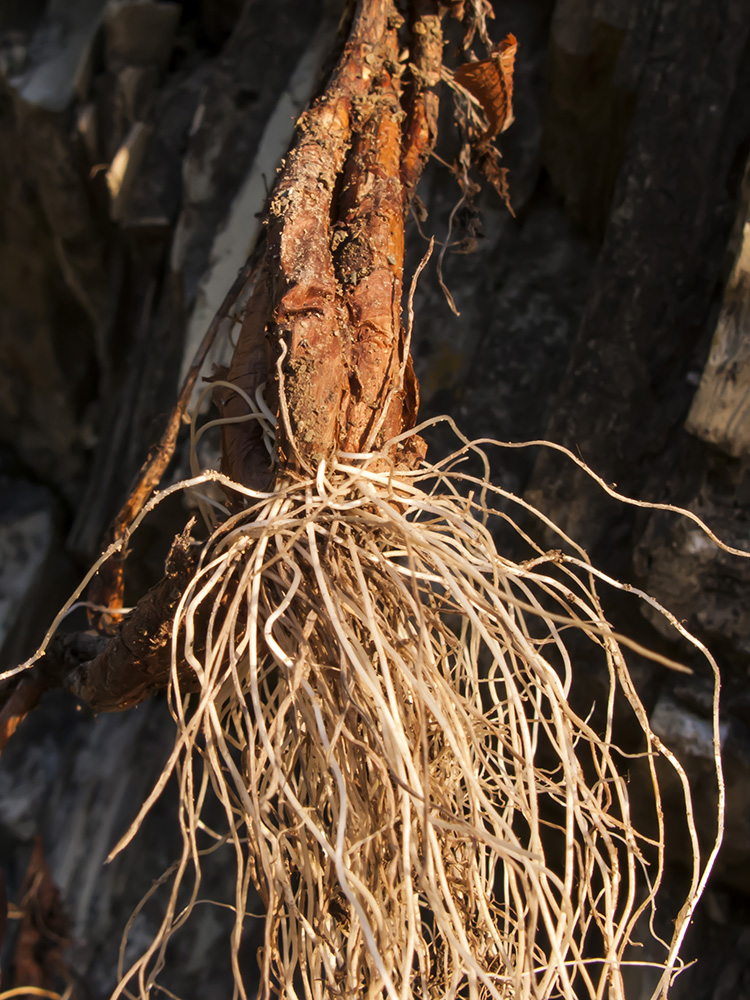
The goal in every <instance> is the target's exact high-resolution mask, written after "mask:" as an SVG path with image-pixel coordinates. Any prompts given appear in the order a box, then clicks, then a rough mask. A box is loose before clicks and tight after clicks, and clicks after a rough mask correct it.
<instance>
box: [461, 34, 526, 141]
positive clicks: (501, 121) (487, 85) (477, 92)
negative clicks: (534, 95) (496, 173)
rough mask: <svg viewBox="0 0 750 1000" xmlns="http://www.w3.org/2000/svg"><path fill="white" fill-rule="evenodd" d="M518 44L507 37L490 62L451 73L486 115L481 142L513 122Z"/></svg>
mask: <svg viewBox="0 0 750 1000" xmlns="http://www.w3.org/2000/svg"><path fill="white" fill-rule="evenodd" d="M517 49H518V42H517V40H516V36H515V35H508V37H507V38H505V39H504V40H503V41H502V42H500V44H499V45H498V46H496V48H495V51H494V52H493V54H492V56H491V57H490V58H489V59H482V60H481V61H480V62H472V63H464V65H463V66H459V67H458V69H457V70H456V71H455V73H454V77H455V80H456V83H458V84H459V85H460V86H461V87H463V88H464V90H468V92H469V93H470V94H471V95H472V97H475V98H476V99H477V100H478V101H479V103H480V104H481V105H482V109H483V110H484V113H485V115H486V116H487V125H488V128H487V131H486V132H485V134H484V135H483V136H482V139H483V140H488V139H492V138H494V136H496V135H498V134H499V133H500V132H504V131H505V130H506V129H507V128H508V127H509V126H510V125H511V124H512V122H513V67H514V64H515V59H516V51H517Z"/></svg>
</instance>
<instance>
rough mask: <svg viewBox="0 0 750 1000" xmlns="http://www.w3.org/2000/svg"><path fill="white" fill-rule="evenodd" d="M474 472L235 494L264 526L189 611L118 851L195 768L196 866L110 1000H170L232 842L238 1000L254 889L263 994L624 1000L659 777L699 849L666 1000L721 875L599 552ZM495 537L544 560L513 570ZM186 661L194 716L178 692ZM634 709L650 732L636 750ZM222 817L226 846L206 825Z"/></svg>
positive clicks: (198, 593) (657, 850)
mask: <svg viewBox="0 0 750 1000" xmlns="http://www.w3.org/2000/svg"><path fill="white" fill-rule="evenodd" d="M468 450H469V448H467V447H464V448H462V449H461V451H460V452H459V453H457V454H456V455H454V456H453V457H452V458H451V459H449V460H447V461H446V462H445V463H442V464H441V465H439V466H429V465H427V464H423V465H422V467H421V468H420V469H418V470H415V471H413V472H408V471H406V472H401V471H400V472H398V474H397V475H396V474H394V473H393V472H392V471H391V472H388V471H376V470H377V469H378V468H379V467H380V468H382V462H380V463H379V462H378V461H377V459H378V456H373V455H366V456H356V457H355V456H352V455H341V454H340V455H339V456H338V458H337V459H336V460H335V461H334V462H332V463H331V466H330V467H328V468H326V466H325V465H324V464H321V466H320V467H319V469H318V471H317V475H316V477H315V478H300V477H294V478H287V479H286V481H283V482H282V483H281V484H280V486H279V488H278V490H277V492H275V493H274V494H273V495H268V494H259V493H254V492H253V491H251V490H246V489H243V488H241V487H238V486H237V485H236V484H230V483H228V482H226V481H224V482H225V486H226V488H227V489H228V490H231V491H233V492H234V494H235V496H236V495H237V494H238V493H239V494H243V495H244V498H245V501H246V503H247V507H246V509H244V510H243V511H242V512H241V513H239V514H234V515H231V516H227V517H226V518H225V519H224V520H223V521H222V522H221V523H220V524H219V525H218V526H217V527H216V528H215V530H214V531H213V533H212V535H211V537H210V538H209V540H208V541H207V542H206V544H205V545H204V546H203V549H202V553H201V557H200V562H199V566H198V570H197V571H196V573H195V575H194V577H193V579H192V581H191V582H190V584H189V586H188V587H187V589H186V591H185V593H184V595H183V598H182V600H181V602H180V605H179V607H178V610H177V614H176V617H175V620H174V626H173V635H172V685H171V689H170V702H171V708H172V712H173V714H174V718H175V721H176V723H177V738H176V743H175V747H174V751H173V753H172V755H171V757H170V760H169V762H168V764H167V766H166V768H165V771H164V774H163V776H162V779H161V780H160V782H159V784H158V785H157V787H156V788H155V789H154V792H153V794H152V795H151V797H150V798H149V800H148V801H147V802H146V803H145V804H144V806H143V809H142V810H141V813H140V814H139V816H138V817H137V819H136V821H135V822H134V824H133V827H132V829H131V830H130V831H129V833H128V834H127V835H126V837H125V838H124V840H123V841H122V842H121V844H120V845H119V846H118V848H117V849H116V850H120V849H122V847H124V846H125V844H126V843H127V842H128V841H129V840H130V839H131V838H132V836H133V835H134V834H135V832H136V830H137V828H138V826H139V824H140V822H141V820H142V818H143V816H144V815H145V813H146V811H147V810H148V809H149V808H150V806H151V804H152V803H153V801H154V800H155V798H156V797H157V796H158V795H159V794H160V792H161V790H162V789H163V787H164V785H165V784H166V781H167V780H168V778H169V776H170V775H171V774H173V773H175V772H176V773H177V775H178V778H179V787H180V798H181V812H180V823H181V828H182V834H183V851H182V856H181V858H180V860H179V862H178V863H177V864H176V866H175V869H174V871H173V872H172V876H171V893H170V897H169V902H168V905H167V906H166V911H165V914H164V918H163V921H162V924H161V927H160V930H159V933H158V935H157V937H156V939H155V940H154V942H153V944H152V945H151V947H150V948H149V949H148V950H147V952H146V953H145V954H143V955H142V956H141V957H140V958H139V959H138V960H137V961H136V962H135V963H134V964H133V965H132V966H131V967H130V968H129V969H125V968H124V967H123V968H121V970H120V973H121V982H120V986H119V987H118V989H117V991H116V993H115V994H114V996H115V997H117V996H120V995H133V991H135V992H136V993H137V995H138V996H140V997H146V996H148V995H149V993H150V989H151V987H152V986H153V985H154V984H155V983H156V981H157V976H158V974H159V972H160V971H161V969H162V967H163V965H164V962H165V952H166V948H167V944H168V941H169V939H170V937H171V935H172V934H173V933H175V931H176V930H177V929H178V928H179V927H180V926H181V925H182V923H183V922H184V921H185V920H186V919H187V918H188V916H189V914H190V911H191V909H192V907H193V906H194V905H195V903H196V900H197V899H198V897H199V891H200V872H201V857H202V855H203V853H204V852H205V851H207V850H213V849H215V848H216V847H217V846H221V845H231V847H232V848H233V852H234V857H235V863H236V870H237V880H236V885H237V892H236V899H235V901H234V907H235V929H234V934H233V948H232V954H233V962H234V969H235V981H236V993H237V995H240V996H243V997H244V996H246V995H247V991H246V987H245V985H244V984H243V981H242V975H241V971H240V958H239V956H240V943H241V937H242V932H243V926H244V924H245V919H246V900H247V895H248V889H249V886H250V883H251V882H253V883H254V884H255V886H256V887H257V889H258V891H259V893H260V895H261V897H262V899H263V902H264V904H265V907H266V917H265V934H264V944H263V947H262V949H261V954H260V956H259V958H260V974H261V992H260V995H261V996H262V997H270V996H282V997H285V998H297V997H300V996H305V997H307V998H315V1000H318V998H321V1000H322V998H323V997H332V996H336V997H352V998H353V997H358V998H359V997H365V996H366V997H381V996H383V997H386V996H387V997H388V998H390V1000H399V998H401V1000H407V998H410V997H412V996H423V997H435V998H437V997H441V998H443V997H446V998H447V997H467V998H468V997H471V998H479V997H481V998H484V997H492V998H495V1000H505V998H510V997H513V998H518V1000H521V998H527V997H528V998H532V997H533V998H546V997H566V998H570V1000H573V998H581V997H592V998H593V997H623V996H624V995H625V993H624V982H623V974H624V970H625V969H626V968H627V966H628V965H629V964H632V963H633V961H634V960H633V955H632V953H631V950H630V945H631V943H632V941H633V940H634V939H635V938H638V937H639V935H643V934H645V935H648V934H649V933H650V930H649V924H650V922H651V917H652V914H653V910H654V906H655V900H656V897H657V893H658V890H659V887H660V884H661V881H662V874H663V870H664V865H665V831H664V825H663V822H662V818H661V805H660V792H659V785H658V781H657V759H658V758H660V757H661V758H663V759H664V760H666V761H667V763H668V764H669V765H670V766H671V767H672V768H674V769H675V770H676V772H677V774H678V776H679V778H680V781H681V782H682V785H683V788H684V791H685V796H686V809H687V814H688V825H689V827H690V830H691V837H692V847H693V875H692V881H691V885H690V890H689V895H688V898H687V901H686V903H685V905H684V906H683V908H682V910H681V911H680V914H679V918H678V919H677V921H676V923H675V929H674V935H673V937H672V940H671V941H666V942H664V941H662V942H660V946H662V956H663V960H662V961H661V962H660V964H659V969H658V970H657V974H655V975H654V993H653V995H654V996H658V995H661V994H662V993H666V989H667V988H668V985H669V982H670V979H671V977H672V974H673V972H674V969H675V963H676V961H677V958H676V954H677V948H678V946H679V943H680V941H681V939H682V935H683V934H684V930H685V927H686V925H687V922H688V920H689V917H690V914H691V912H692V908H693V906H694V903H695V900H696V898H697V896H698V894H699V892H700V890H701V889H702V885H703V883H704V882H705V877H706V871H705V870H704V871H701V868H700V863H699V852H698V845H697V840H696V837H695V833H694V829H693V825H692V815H691V805H690V797H689V791H688V788H687V782H686V781H685V776H684V774H683V772H682V770H681V768H680V765H679V764H678V763H677V761H676V760H675V759H674V758H673V757H672V755H671V754H670V753H669V751H668V750H667V749H666V748H664V747H663V746H662V745H661V743H660V742H659V740H658V738H657V737H656V736H655V735H654V733H653V732H652V731H651V729H650V728H649V724H648V720H647V716H646V712H645V710H644V707H643V705H642V704H641V702H640V700H639V698H638V695H637V694H636V692H635V690H634V687H633V685H632V683H631V681H630V678H629V675H628V671H627V667H626V664H625V659H624V656H623V652H622V647H623V642H622V641H619V640H618V636H617V635H616V634H615V632H614V631H613V629H612V628H611V626H610V625H609V624H608V623H607V621H606V618H605V616H604V613H603V611H602V608H601V606H600V603H599V599H598V597H597V593H596V588H595V586H594V572H593V570H592V568H591V567H590V565H589V564H588V561H587V560H586V557H585V556H584V554H583V553H582V552H580V550H579V551H576V549H575V547H574V546H572V543H571V542H570V540H569V539H567V538H565V536H561V537H560V541H561V544H563V545H564V546H565V548H566V553H564V552H563V551H561V550H555V551H552V552H548V551H543V550H542V549H541V548H538V547H536V546H535V545H534V543H533V542H532V541H531V539H530V538H529V536H528V535H526V534H525V533H524V532H523V531H522V530H521V528H519V527H516V525H515V522H514V520H513V518H512V517H511V516H510V515H509V514H508V513H507V512H506V513H503V514H498V513H497V512H496V511H495V512H493V511H492V510H491V509H490V507H489V504H488V500H487V493H488V491H492V492H494V493H495V494H496V497H495V498H494V500H493V502H494V503H503V504H504V505H505V506H506V507H508V506H509V505H512V503H516V504H522V501H520V500H516V498H513V497H511V496H510V495H509V494H506V493H504V491H502V490H499V489H495V488H492V487H490V486H489V485H488V481H487V479H473V478H472V477H471V476H470V475H468V474H467V473H462V472H461V471H460V469H461V465H460V463H461V461H462V460H463V459H464V458H465V456H466V453H467V451H468ZM474 450H476V449H474ZM472 490H473V492H471V491H472ZM523 506H526V505H523ZM527 513H528V511H527ZM493 518H495V519H496V518H502V520H503V521H504V522H505V523H506V524H509V525H511V526H513V527H514V528H515V530H516V531H517V532H518V534H519V535H520V536H521V539H522V540H523V543H524V544H526V545H527V546H530V551H529V555H530V558H529V559H527V560H526V561H525V562H522V563H516V562H512V561H510V560H509V559H507V558H505V557H504V556H503V555H502V554H501V553H499V552H498V551H497V548H496V544H495V540H494V535H493V524H492V520H493ZM547 526H548V527H549V524H548V522H547ZM581 649H583V650H584V653H585V658H586V660H587V662H589V664H590V661H591V659H592V658H598V659H599V661H600V663H601V667H602V670H603V671H604V674H605V676H606V679H607V682H608V687H609V695H608V698H607V700H606V705H604V706H600V709H601V711H600V713H599V714H600V715H601V722H600V723H599V722H598V723H597V725H596V726H595V725H594V724H593V722H592V721H591V720H589V719H587V718H584V717H582V716H581V715H580V714H577V712H576V711H575V710H574V709H573V707H572V705H571V688H572V687H574V686H575V676H576V670H577V668H576V662H575V659H574V657H575V656H579V657H580V655H581ZM571 650H574V652H571ZM706 655H708V654H706ZM185 662H187V664H189V666H190V667H191V669H192V671H193V672H194V674H195V676H196V678H197V679H198V683H199V688H200V690H199V691H198V693H192V694H188V693H185V692H184V691H183V690H181V678H182V677H183V676H184V672H183V669H182V664H183V663H185ZM618 699H619V700H622V701H623V703H624V704H627V705H628V706H629V709H628V711H629V712H630V714H631V715H632V717H633V718H634V719H635V720H636V721H637V723H638V725H639V726H640V728H641V730H642V741H641V745H640V746H639V747H638V748H636V749H635V750H630V751H629V752H628V753H627V754H626V753H625V752H624V751H621V750H618V748H617V747H616V746H615V745H614V727H615V722H614V717H615V705H616V704H617V703H618ZM717 746H718V744H717ZM637 761H640V765H638V764H637ZM636 766H639V772H638V773H639V774H640V775H641V776H642V777H643V776H645V779H646V787H645V788H644V787H643V784H642V782H640V781H639V783H638V786H637V795H638V799H639V806H640V808H639V815H643V813H644V809H643V801H644V799H645V798H648V799H650V802H651V806H650V812H649V810H647V812H649V814H650V816H651V820H650V825H649V824H648V823H647V824H646V825H647V826H648V829H647V830H646V831H641V832H639V831H638V830H637V829H636V828H635V826H634V821H633V817H632V816H631V800H630V795H631V788H630V787H629V786H628V783H627V781H626V777H625V775H626V772H628V771H629V770H630V769H631V768H633V767H636ZM718 768H719V762H718V757H717V769H718ZM717 774H718V777H719V781H720V770H717ZM210 795H214V796H215V797H216V798H217V799H218V800H219V801H220V803H221V804H222V806H223V813H224V816H225V828H224V829H223V830H217V829H214V828H209V827H208V826H207V824H206V823H205V822H204V821H203V819H202V812H203V811H204V810H205V806H206V803H207V801H208V799H209V797H210ZM712 857H713V855H712V856H711V859H710V860H712ZM639 939H640V938H639ZM656 980H658V983H657V982H656Z"/></svg>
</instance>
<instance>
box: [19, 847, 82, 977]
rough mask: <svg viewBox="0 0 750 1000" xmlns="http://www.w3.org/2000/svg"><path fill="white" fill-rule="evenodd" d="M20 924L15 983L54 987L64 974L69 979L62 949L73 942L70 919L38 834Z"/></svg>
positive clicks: (26, 881)
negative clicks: (69, 929) (69, 927)
mask: <svg viewBox="0 0 750 1000" xmlns="http://www.w3.org/2000/svg"><path fill="white" fill-rule="evenodd" d="M21 910H22V913H23V916H22V917H21V924H20V927H19V929H18V939H17V941H16V949H15V953H14V956H13V975H12V981H13V986H16V987H17V986H33V987H37V988H38V989H54V988H55V986H56V983H57V981H58V980H59V979H60V978H62V979H63V980H65V981H66V982H68V981H70V972H69V971H68V966H67V964H66V962H65V959H64V958H63V952H64V951H65V949H66V948H68V947H69V945H70V944H71V941H70V937H69V935H68V920H67V917H66V915H65V911H64V909H63V905H62V900H61V898H60V892H59V890H58V888H57V886H56V885H55V883H54V881H53V880H52V875H51V873H50V870H49V865H48V864H47V860H46V858H45V857H44V849H43V847H42V838H41V837H37V838H36V840H35V841H34V847H33V849H32V852H31V858H30V859H29V866H28V868H27V869H26V876H25V878H24V884H23V899H22V902H21Z"/></svg>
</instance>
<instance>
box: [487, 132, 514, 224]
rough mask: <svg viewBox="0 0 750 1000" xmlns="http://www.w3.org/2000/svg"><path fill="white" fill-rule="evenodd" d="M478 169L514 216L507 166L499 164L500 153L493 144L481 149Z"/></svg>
mask: <svg viewBox="0 0 750 1000" xmlns="http://www.w3.org/2000/svg"><path fill="white" fill-rule="evenodd" d="M479 170H480V173H481V174H482V176H483V177H484V178H485V179H486V180H488V181H489V182H490V184H491V185H492V186H493V187H494V189H495V190H496V191H497V193H498V194H499V195H500V197H501V198H502V199H503V201H504V202H505V205H506V207H507V209H508V211H509V212H510V214H511V215H512V216H513V218H515V215H516V213H515V212H514V211H513V206H512V205H511V203H510V190H509V188H508V170H507V167H501V166H500V153H499V152H498V150H496V149H495V147H494V146H490V145H488V146H487V147H486V149H484V150H482V156H481V158H480V160H479Z"/></svg>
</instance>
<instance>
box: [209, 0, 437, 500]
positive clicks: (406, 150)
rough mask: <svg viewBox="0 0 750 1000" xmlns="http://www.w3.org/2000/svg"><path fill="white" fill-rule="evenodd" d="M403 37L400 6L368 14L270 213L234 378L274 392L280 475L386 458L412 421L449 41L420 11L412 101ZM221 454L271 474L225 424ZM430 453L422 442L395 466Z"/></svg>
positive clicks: (362, 13)
mask: <svg viewBox="0 0 750 1000" xmlns="http://www.w3.org/2000/svg"><path fill="white" fill-rule="evenodd" d="M402 25H403V20H402V18H401V17H400V15H399V14H398V13H397V11H396V9H395V6H394V5H393V3H392V0H363V2H361V3H360V4H359V5H358V8H357V13H356V15H355V19H354V23H353V26H352V31H351V34H350V38H349V41H348V43H347V45H346V48H345V50H344V53H343V55H342V57H341V59H340V61H339V65H338V68H337V70H336V72H335V73H334V76H333V78H332V80H331V82H330V84H329V86H328V88H327V90H326V92H325V94H324V95H323V96H322V97H321V98H320V99H319V100H318V101H316V102H315V103H314V104H313V106H312V107H311V108H310V110H309V111H308V112H307V113H306V114H305V115H303V117H302V119H301V120H300V122H299V124H298V130H299V134H298V139H297V141H296V143H295V145H294V147H293V149H292V150H291V152H290V153H289V155H288V157H287V159H286V162H285V164H284V166H283V169H282V171H281V173H280V176H279V179H278V181H277V184H276V188H275V191H274V195H273V198H272V201H271V205H270V211H269V225H268V234H267V251H266V262H265V276H266V277H265V283H264V286H263V288H262V289H261V290H260V291H259V292H258V296H257V298H255V300H254V306H255V308H254V309H253V310H252V311H248V314H247V317H246V321H245V324H244V325H243V328H242V332H241V335H240V340H239V343H238V345H237V349H236V352H235V357H234V360H233V363H232V366H231V368H230V371H229V374H228V376H227V377H228V380H229V381H231V382H233V383H234V384H236V385H238V386H240V387H241V388H242V389H243V390H244V391H245V392H247V393H248V394H250V393H254V392H255V390H256V389H257V387H258V385H260V384H261V383H262V382H263V381H266V382H267V384H269V397H270V398H273V397H274V396H275V398H276V399H277V401H278V414H279V424H278V436H277V446H278V455H279V464H280V466H281V469H282V470H284V469H306V470H307V471H308V472H310V471H312V470H313V469H315V468H316V467H317V465H318V463H319V462H320V461H321V459H326V458H328V457H330V455H331V454H332V453H333V452H334V451H335V450H337V449H341V450H344V451H348V452H359V451H363V450H370V449H371V448H373V447H381V446H382V444H383V443H384V442H385V441H387V440H388V439H389V438H391V437H393V436H395V435H397V434H399V433H401V432H402V431H404V430H407V429H410V428H411V427H413V426H414V423H415V421H416V412H417V404H418V395H417V383H416V379H415V378H414V374H413V371H412V369H411V366H410V362H409V359H408V358H407V357H406V350H405V345H404V333H403V329H402V323H401V299H402V291H403V289H402V282H403V259H404V209H405V204H406V203H407V201H408V198H409V196H410V194H411V193H412V192H413V190H414V187H415V185H416V183H417V180H418V179H419V175H420V173H421V171H422V168H423V167H424V164H425V162H426V160H427V157H428V156H429V152H430V150H431V148H432V144H433V143H434V140H435V136H436V127H435V121H436V115H437V104H436V101H437V98H436V96H435V95H434V94H432V93H427V89H428V88H429V87H430V86H433V85H434V84H435V83H436V82H437V80H438V79H439V68H440V63H441V58H442V36H441V34H440V20H439V17H438V14H437V12H436V9H435V5H434V4H433V3H432V2H428V0H419V2H418V3H417V4H416V5H415V19H414V22H413V25H412V28H413V42H414V51H415V59H416V62H415V63H414V64H413V65H412V67H411V73H412V77H413V79H412V82H411V84H410V88H409V93H408V95H407V96H406V97H404V94H403V91H402V81H401V73H402V70H403V66H402V64H401V63H400V62H399V38H398V32H399V29H400V28H401V27H402ZM402 103H405V104H406V105H407V106H408V108H409V112H408V115H407V114H405V113H404V111H403V109H402ZM405 120H406V122H407V126H406V128H405V127H404V124H403V123H404V121H405ZM266 297H267V298H266ZM267 344H270V348H271V357H270V358H269V357H268V348H267V346H266V345H267ZM280 356H281V357H282V363H281V365H280V376H277V372H276V363H275V362H276V359H277V358H279V357H280ZM270 383H273V386H271V385H270ZM219 406H220V410H221V413H222V415H223V416H232V417H234V416H238V415H240V414H241V413H242V412H243V408H244V409H246V404H245V403H244V402H242V400H241V399H240V398H239V397H237V396H236V394H234V395H233V394H232V393H231V392H229V391H228V390H227V391H226V392H224V393H222V394H221V395H220V396H219ZM222 444H223V453H224V463H225V470H226V471H227V472H228V473H229V474H230V475H231V476H233V477H234V478H236V479H238V480H239V481H241V482H243V483H245V484H247V485H258V483H259V480H258V469H259V468H260V469H262V468H264V466H265V467H266V468H267V464H266V463H265V458H264V456H263V454H262V452H261V450H260V446H259V440H258V438H257V432H256V433H255V440H254V441H253V429H252V427H251V426H249V425H248V424H240V423H238V424H233V425H225V427H224V431H223V438H222ZM422 454H423V450H422V449H421V447H420V446H419V443H418V442H416V441H415V442H412V448H411V450H410V451H409V452H408V453H407V452H401V453H400V454H399V456H398V457H397V461H398V462H400V463H402V464H407V465H408V464H410V463H412V462H413V461H414V460H415V457H416V456H421V455H422Z"/></svg>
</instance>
